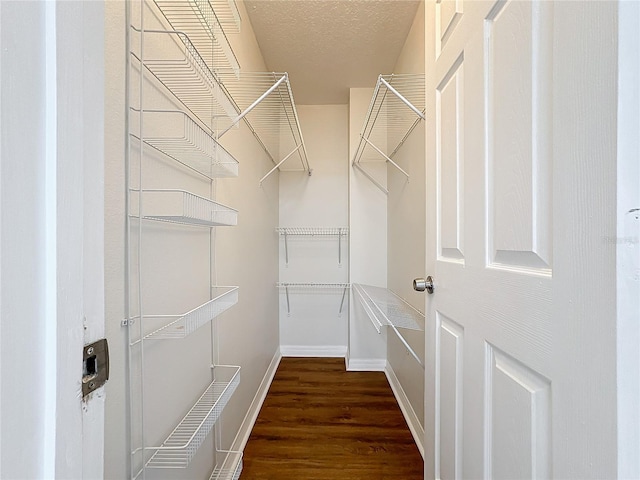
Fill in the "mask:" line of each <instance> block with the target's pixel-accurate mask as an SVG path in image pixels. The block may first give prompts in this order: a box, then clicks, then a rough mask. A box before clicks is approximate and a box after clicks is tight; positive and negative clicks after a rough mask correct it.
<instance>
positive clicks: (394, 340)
mask: <svg viewBox="0 0 640 480" xmlns="http://www.w3.org/2000/svg"><path fill="white" fill-rule="evenodd" d="M424 15H425V12H424V2H422V3H421V4H420V6H419V8H418V11H417V12H416V17H415V19H414V22H413V25H412V27H411V30H410V32H409V35H408V36H407V39H406V41H405V44H404V47H403V49H402V52H401V54H400V56H399V57H398V60H397V62H396V66H395V68H394V70H393V73H424V35H425V32H424V21H425V18H424ZM428 114H429V112H427V115H428ZM424 132H425V128H424V122H421V123H420V124H419V125H418V126H417V127H416V128H415V129H414V131H413V132H412V133H411V135H410V136H409V138H408V139H407V141H406V143H405V144H404V145H403V146H402V147H401V148H400V150H399V151H398V153H397V154H396V156H395V157H394V160H395V161H396V163H398V164H399V165H400V167H402V169H403V170H405V171H406V172H407V173H408V174H409V176H410V178H409V180H408V181H407V178H406V177H405V176H404V175H403V174H402V173H400V172H399V171H398V170H397V169H396V168H395V167H393V166H392V165H390V164H388V166H387V188H388V190H389V195H388V197H387V218H388V224H387V271H388V278H387V280H388V281H387V287H388V288H389V289H390V290H391V291H393V292H395V293H396V294H398V295H399V296H400V297H402V298H403V299H405V300H406V301H407V302H409V303H410V304H411V305H413V306H414V307H415V308H416V309H418V310H420V311H424V295H425V294H424V293H419V292H415V291H414V290H413V285H412V280H413V279H414V278H416V277H423V276H424V275H425V272H424V267H425V238H426V231H425V223H426V212H425V135H424ZM402 332H403V333H404V334H406V335H407V336H408V337H411V340H410V341H411V342H415V344H416V345H417V346H418V347H419V348H420V351H419V352H417V353H418V355H419V356H421V358H422V361H423V362H424V333H422V335H419V334H418V332H411V331H407V330H402ZM411 344H412V345H413V344H414V343H411ZM387 359H388V361H389V367H390V368H391V369H392V370H393V371H394V373H395V375H396V376H397V377H398V380H399V381H400V384H401V386H402V389H403V390H404V392H405V394H406V395H407V398H408V399H409V402H410V404H411V408H412V409H413V411H414V412H415V414H416V415H417V417H418V418H419V420H420V423H421V424H424V370H423V368H422V367H421V366H420V365H419V364H418V362H416V360H415V359H414V358H413V357H412V356H411V355H410V354H409V352H408V351H407V349H406V347H404V345H403V344H402V342H401V341H400V340H399V339H398V336H397V335H395V334H390V335H388V343H387Z"/></svg>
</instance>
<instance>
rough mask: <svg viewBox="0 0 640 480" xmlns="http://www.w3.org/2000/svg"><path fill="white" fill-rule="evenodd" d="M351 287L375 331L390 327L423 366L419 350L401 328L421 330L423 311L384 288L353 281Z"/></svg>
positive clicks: (422, 326)
mask: <svg viewBox="0 0 640 480" xmlns="http://www.w3.org/2000/svg"><path fill="white" fill-rule="evenodd" d="M351 289H352V290H353V291H354V292H355V296H356V298H358V300H360V303H361V304H362V306H363V308H364V310H365V312H366V313H367V316H368V317H369V319H370V320H371V323H372V324H373V326H374V328H375V329H376V331H377V332H378V333H381V331H382V327H391V328H392V329H393V331H394V332H395V333H396V334H397V335H398V338H399V339H400V340H401V341H402V343H403V344H404V345H405V347H406V348H407V350H408V351H409V353H411V355H412V356H413V357H414V358H415V359H416V360H417V361H418V363H419V364H420V365H422V366H424V361H423V359H422V358H421V357H420V355H419V352H417V351H416V348H415V347H414V346H413V345H411V343H410V342H409V341H408V340H407V338H406V337H407V336H406V335H403V333H402V330H403V329H404V330H412V331H418V332H423V331H424V319H425V317H424V313H422V312H420V311H419V310H417V309H416V308H414V307H413V306H411V305H410V304H409V303H408V302H407V301H405V300H404V299H402V298H401V297H399V296H398V295H396V294H395V293H393V292H392V291H391V290H388V289H386V288H382V287H375V286H372V285H364V284H360V283H354V284H352V286H351Z"/></svg>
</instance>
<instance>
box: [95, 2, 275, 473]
mask: <svg viewBox="0 0 640 480" xmlns="http://www.w3.org/2000/svg"><path fill="white" fill-rule="evenodd" d="M238 7H239V9H240V13H241V16H242V18H244V19H246V18H247V16H246V12H245V11H244V5H243V4H242V2H238ZM125 8H126V4H125V3H124V2H107V3H106V4H105V10H106V31H105V37H106V38H105V49H106V51H105V58H106V59H105V61H106V75H107V79H106V83H107V84H106V98H105V103H106V105H105V112H106V119H105V146H106V147H105V148H106V152H105V159H106V166H105V204H106V211H105V250H106V251H105V259H106V260H105V263H106V265H105V276H106V278H105V296H106V322H107V325H106V330H107V337H108V339H109V344H110V351H111V378H110V380H109V382H108V384H107V387H106V398H107V402H106V422H105V475H104V476H105V478H106V479H125V478H129V476H130V475H129V468H128V460H129V455H130V446H129V445H128V442H127V438H128V435H129V426H128V424H127V415H128V414H127V411H128V403H127V402H128V399H127V394H126V391H127V387H126V386H127V382H128V380H127V378H128V367H127V363H126V352H127V338H126V328H125V327H122V326H121V321H122V319H124V318H125V311H124V301H125V293H124V292H125V287H124V281H125V271H124V259H125V236H124V234H125V204H124V198H125V189H126V183H125V176H124V175H125V167H124V151H125V138H126V137H125V125H124V119H125V104H124V99H125V64H126V53H125V52H126V45H125V34H126V21H125ZM230 41H231V43H232V47H233V49H234V52H235V54H236V56H237V57H238V60H239V62H240V65H241V67H242V69H243V70H245V71H264V70H265V65H264V61H263V59H262V55H261V53H260V50H259V48H258V46H257V43H256V40H255V37H254V34H253V31H252V29H251V25H250V23H249V22H248V21H245V22H244V23H243V26H242V33H240V34H238V35H230ZM221 143H222V144H223V145H224V146H225V147H226V148H227V149H228V150H229V151H230V152H231V153H232V154H233V155H234V156H235V157H236V158H237V159H238V160H239V162H240V167H239V168H240V174H239V176H238V177H237V178H229V179H219V180H216V182H215V185H214V188H215V189H216V199H217V200H218V201H219V202H221V203H223V204H227V205H229V206H231V207H233V208H236V209H238V210H239V219H238V225H237V226H235V227H219V228H218V230H217V232H216V234H215V244H216V245H215V251H216V254H215V260H214V261H215V268H214V271H215V272H216V276H217V278H214V279H213V280H214V282H217V283H218V284H221V285H238V286H240V290H239V301H238V303H237V304H236V305H235V306H233V307H232V308H231V309H229V310H228V311H226V312H225V313H223V314H222V315H221V316H220V317H219V318H217V319H216V320H215V322H216V327H215V328H217V329H218V332H217V337H218V338H220V339H222V340H220V342H219V343H218V345H217V348H218V350H219V358H220V362H221V363H226V364H233V365H240V366H241V367H242V369H241V372H240V385H239V386H238V388H237V390H236V391H235V393H234V394H233V397H232V398H231V401H230V402H229V404H228V405H227V407H226V408H225V411H224V415H223V418H222V419H221V421H222V422H223V423H224V428H223V429H221V431H222V432H223V435H224V436H225V438H224V439H223V445H226V446H231V443H232V441H233V436H234V434H235V432H236V431H238V429H239V428H240V426H241V424H243V420H244V418H245V415H247V413H248V411H249V409H250V405H252V401H253V399H254V397H255V395H256V393H257V392H258V390H259V387H260V385H261V382H262V380H263V378H264V376H265V374H266V373H267V371H268V367H269V365H270V364H271V362H272V360H273V358H274V356H275V355H276V354H277V352H278V345H279V340H278V305H277V297H276V296H275V295H274V292H273V290H274V284H275V283H276V281H277V279H278V263H277V258H276V256H275V255H276V252H277V236H276V235H275V233H274V229H275V227H276V226H277V225H278V177H277V176H272V177H270V179H269V180H268V181H266V182H265V183H263V185H262V186H259V183H258V182H259V179H260V178H261V177H262V176H263V175H264V174H265V173H266V172H267V171H268V170H269V169H270V168H271V167H272V166H273V164H272V163H271V161H270V160H268V159H267V157H266V155H265V154H264V152H263V151H262V149H261V148H260V147H259V145H258V144H257V142H256V140H255V139H254V138H253V136H252V135H251V134H250V132H249V131H248V129H247V128H246V126H245V125H244V124H241V125H240V127H239V128H238V129H237V130H233V131H231V132H229V133H228V134H227V135H225V137H223V139H222V142H221ZM170 174H171V173H170V172H168V171H165V172H164V173H163V175H170ZM176 175H178V176H177V177H176V178H173V179H172V180H175V181H180V182H182V181H183V180H184V181H185V182H187V181H188V179H187V178H186V177H184V179H183V180H179V178H182V177H181V175H184V173H179V172H176ZM165 233H166V232H165ZM183 234H184V233H183ZM148 235H152V233H149V234H148ZM187 235H189V233H187ZM194 235H196V236H197V235H198V234H197V233H194ZM194 241H196V242H197V241H199V240H198V239H194ZM207 241H208V240H207ZM156 257H158V256H156ZM172 262H174V263H175V266H176V268H177V271H178V272H179V275H176V276H175V278H173V280H172V282H173V283H172V286H173V287H172V289H171V295H170V296H171V298H172V300H171V301H176V302H184V303H185V304H188V303H189V302H188V296H189V295H192V294H194V293H195V292H190V291H189V289H181V288H179V280H180V278H179V277H188V276H189V275H191V274H195V273H196V272H199V273H198V275H199V276H200V277H203V276H206V277H207V278H205V282H204V283H205V284H206V283H207V282H208V273H206V272H208V270H209V267H208V263H209V258H208V256H207V258H193V255H190V254H189V252H182V253H180V254H179V255H177V256H176V255H172V254H169V255H166V258H165V259H164V260H161V262H160V263H161V264H160V265H158V269H160V270H164V271H170V270H171V268H172V267H171V263H172ZM148 276H149V275H148V274H147V277H148ZM198 294H202V292H198ZM210 328H212V327H210V326H204V327H201V329H200V330H202V332H203V333H204V334H207V335H208V332H209V330H210ZM198 336H200V331H198ZM179 341H182V340H179ZM209 355H210V353H206V356H207V357H208V356H209ZM179 363H180V362H179V361H178V362H176V364H175V365H173V366H172V367H171V368H175V369H179V368H180V364H179ZM184 373H187V372H184ZM181 393H182V392H180V391H176V392H175V395H180V394H181ZM157 401H158V404H161V403H162V402H163V401H164V399H161V398H158V399H157ZM162 411H163V410H162V409H160V408H159V409H158V412H162ZM183 413H184V412H183ZM249 413H251V412H249ZM256 413H257V412H256ZM176 420H177V418H176ZM148 421H149V422H153V418H148ZM244 433H245V432H243V431H240V432H239V435H238V437H239V438H241V437H242V435H243V434H244ZM212 453H213V452H212Z"/></svg>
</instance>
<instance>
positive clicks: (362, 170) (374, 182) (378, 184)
mask: <svg viewBox="0 0 640 480" xmlns="http://www.w3.org/2000/svg"><path fill="white" fill-rule="evenodd" d="M353 166H354V167H355V168H357V169H358V170H360V171H361V172H362V174H363V175H364V176H365V177H367V178H368V179H369V180H371V182H372V183H373V184H374V185H375V186H376V187H378V188H379V189H380V190H382V193H384V194H385V195H389V190H387V189H386V188H385V187H384V185H382V184H381V183H380V182H379V181H377V180H376V179H375V178H373V176H372V175H371V174H370V173H369V172H367V171H366V170H365V169H364V168H362V167H361V166H360V164H359V163H354V164H353Z"/></svg>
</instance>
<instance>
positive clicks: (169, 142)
mask: <svg viewBox="0 0 640 480" xmlns="http://www.w3.org/2000/svg"><path fill="white" fill-rule="evenodd" d="M140 115H141V113H140V111H138V110H135V109H132V112H131V114H130V117H129V118H130V121H131V122H133V123H134V124H138V123H139V122H140ZM142 115H144V132H143V134H144V143H145V144H147V145H149V146H151V147H153V148H154V149H156V150H157V151H159V152H160V153H162V154H164V155H166V156H168V157H170V158H172V159H173V160H175V161H176V162H178V163H180V164H182V165H184V166H185V167H187V168H190V169H191V170H194V171H196V172H198V173H199V174H201V175H204V176H205V177H207V178H210V179H214V178H225V177H237V176H238V160H236V159H235V158H234V156H233V155H231V154H230V153H229V152H228V151H227V150H226V149H225V148H224V147H223V146H222V145H220V144H219V143H218V141H217V140H216V139H215V138H214V137H213V135H212V134H211V133H210V132H208V131H206V130H205V129H204V128H202V127H201V126H200V125H199V124H198V123H196V122H195V121H193V120H192V119H191V117H189V115H187V114H186V113H185V112H182V111H179V110H145V111H144V112H143V113H142ZM133 137H134V138H137V139H138V140H139V139H140V138H139V136H138V135H137V134H133Z"/></svg>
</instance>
